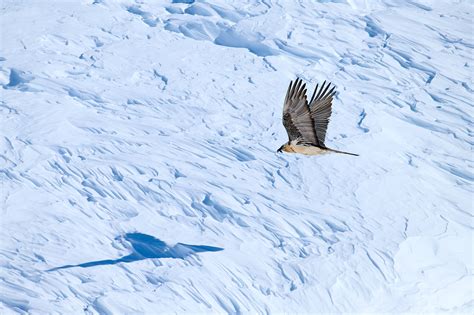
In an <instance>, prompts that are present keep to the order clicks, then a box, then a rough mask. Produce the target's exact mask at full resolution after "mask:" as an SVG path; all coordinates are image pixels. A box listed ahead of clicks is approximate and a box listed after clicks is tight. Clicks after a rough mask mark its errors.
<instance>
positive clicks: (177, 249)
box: [47, 233, 223, 271]
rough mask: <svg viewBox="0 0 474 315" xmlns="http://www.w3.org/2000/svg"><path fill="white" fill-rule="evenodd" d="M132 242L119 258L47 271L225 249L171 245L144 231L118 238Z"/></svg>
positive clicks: (174, 256) (182, 257) (184, 256)
mask: <svg viewBox="0 0 474 315" xmlns="http://www.w3.org/2000/svg"><path fill="white" fill-rule="evenodd" d="M122 237H123V239H124V240H125V241H127V242H128V243H130V245H131V249H132V253H131V254H129V255H127V256H124V257H121V258H117V259H105V260H96V261H90V262H86V263H82V264H77V265H65V266H60V267H56V268H52V269H49V270H47V271H55V270H59V269H66V268H73V267H81V268H87V267H94V266H101V265H115V264H118V263H122V262H123V263H130V262H134V261H139V260H143V259H147V258H178V259H184V258H186V257H188V256H190V255H193V254H196V253H201V252H217V251H221V250H223V248H220V247H213V246H206V245H189V244H183V243H178V244H176V245H174V246H172V247H171V246H169V245H167V244H166V243H165V242H163V241H161V240H159V239H157V238H155V237H153V236H151V235H146V234H142V233H127V234H125V235H123V236H119V237H118V238H122Z"/></svg>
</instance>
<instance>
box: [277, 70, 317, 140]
mask: <svg viewBox="0 0 474 315" xmlns="http://www.w3.org/2000/svg"><path fill="white" fill-rule="evenodd" d="M302 83H303V81H302V80H301V79H296V81H295V82H294V83H293V81H291V82H290V86H289V87H288V91H287V92H286V97H285V103H284V105H283V125H284V126H285V129H286V132H287V133H288V138H289V139H290V141H294V140H297V139H299V142H303V143H308V144H313V145H318V139H317V138H316V133H315V130H314V122H313V119H312V118H311V112H310V109H309V107H308V100H307V99H306V84H302Z"/></svg>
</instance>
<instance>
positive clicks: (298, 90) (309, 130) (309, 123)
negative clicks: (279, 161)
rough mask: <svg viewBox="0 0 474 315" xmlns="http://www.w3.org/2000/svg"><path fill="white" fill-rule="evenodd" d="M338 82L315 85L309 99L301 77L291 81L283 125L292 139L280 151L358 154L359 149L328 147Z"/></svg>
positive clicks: (284, 107)
mask: <svg viewBox="0 0 474 315" xmlns="http://www.w3.org/2000/svg"><path fill="white" fill-rule="evenodd" d="M335 88H336V87H335V86H334V85H331V82H329V83H328V84H326V81H324V83H323V84H322V85H321V87H320V88H319V89H318V84H317V85H316V88H315V89H314V93H313V96H312V97H311V100H310V101H309V104H308V100H307V99H306V84H303V81H302V80H301V79H299V78H298V79H296V81H295V82H294V83H293V81H291V82H290V86H289V87H288V91H287V92H286V97H285V103H284V105H283V125H284V126H285V129H286V132H287V133H288V138H289V139H288V142H287V143H285V144H284V145H282V146H281V147H280V148H279V149H278V151H277V152H281V151H284V152H290V153H301V154H306V155H319V154H324V153H330V152H336V153H343V154H349V155H355V156H358V154H355V153H349V152H343V151H338V150H334V149H330V148H328V147H326V145H325V144H324V138H326V130H327V129H328V123H329V117H330V116H331V104H332V98H333V96H334V94H336V91H335Z"/></svg>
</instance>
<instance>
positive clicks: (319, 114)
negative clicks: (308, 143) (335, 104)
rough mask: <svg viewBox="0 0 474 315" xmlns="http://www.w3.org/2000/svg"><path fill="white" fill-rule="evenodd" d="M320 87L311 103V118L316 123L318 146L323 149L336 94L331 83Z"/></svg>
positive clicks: (315, 90)
mask: <svg viewBox="0 0 474 315" xmlns="http://www.w3.org/2000/svg"><path fill="white" fill-rule="evenodd" d="M318 85H319V84H317V85H316V88H315V89H314V93H313V96H312V97H311V101H310V102H309V108H310V112H311V118H312V120H313V121H314V131H315V133H316V138H317V140H318V144H319V145H320V146H322V147H325V145H324V139H325V138H326V131H327V129H328V123H329V117H330V116H331V112H332V110H331V105H332V98H333V96H334V94H336V91H335V88H336V87H335V86H334V85H333V86H332V87H331V82H329V83H328V84H327V85H326V81H324V83H323V84H322V85H321V87H320V88H319V89H318Z"/></svg>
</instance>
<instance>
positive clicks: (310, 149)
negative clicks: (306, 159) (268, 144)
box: [282, 144, 330, 155]
mask: <svg viewBox="0 0 474 315" xmlns="http://www.w3.org/2000/svg"><path fill="white" fill-rule="evenodd" d="M282 151H285V152H288V153H300V154H305V155H321V154H326V153H329V152H330V151H329V150H326V149H321V148H320V147H316V146H306V145H297V144H287V145H284V146H283V148H282Z"/></svg>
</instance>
